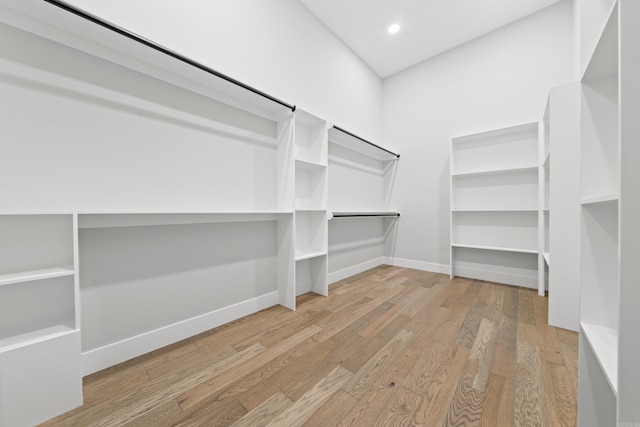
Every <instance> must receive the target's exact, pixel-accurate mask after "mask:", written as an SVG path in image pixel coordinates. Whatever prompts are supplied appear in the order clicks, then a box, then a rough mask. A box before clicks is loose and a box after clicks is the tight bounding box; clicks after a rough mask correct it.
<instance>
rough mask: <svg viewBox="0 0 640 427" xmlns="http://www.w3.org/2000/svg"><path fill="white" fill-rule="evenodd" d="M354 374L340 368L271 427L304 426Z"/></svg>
mask: <svg viewBox="0 0 640 427" xmlns="http://www.w3.org/2000/svg"><path fill="white" fill-rule="evenodd" d="M352 377H353V373H352V372H350V371H348V370H346V369H344V368H343V367H341V366H338V367H337V368H336V369H334V370H333V371H332V372H331V373H330V374H329V375H328V376H327V377H326V378H324V379H323V380H322V381H320V382H319V383H318V384H316V385H315V386H313V387H312V388H311V389H309V391H308V392H306V393H305V394H304V395H303V396H302V397H301V398H300V399H299V400H298V401H297V402H295V403H294V404H293V405H291V406H289V407H288V408H286V409H285V410H284V411H283V412H282V413H281V414H280V415H279V416H278V417H277V418H276V419H274V420H273V421H271V422H270V423H269V424H267V426H269V427H279V426H282V427H295V426H301V425H302V424H304V423H305V422H306V421H307V420H308V419H309V418H311V416H312V415H313V413H314V412H315V411H316V410H317V409H318V408H320V407H321V406H322V405H323V404H324V403H325V402H326V401H328V400H329V399H330V398H331V396H332V395H333V394H334V393H335V392H337V391H338V390H339V389H340V388H341V387H343V386H344V385H345V384H346V383H347V382H349V381H350V380H351V378H352Z"/></svg>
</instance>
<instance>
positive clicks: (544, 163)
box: [542, 151, 551, 167]
mask: <svg viewBox="0 0 640 427" xmlns="http://www.w3.org/2000/svg"><path fill="white" fill-rule="evenodd" d="M550 160H551V152H550V151H548V152H547V154H546V155H545V156H544V160H543V161H542V167H547V166H548V165H549V161H550Z"/></svg>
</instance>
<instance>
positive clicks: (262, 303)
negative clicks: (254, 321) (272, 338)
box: [82, 292, 279, 376]
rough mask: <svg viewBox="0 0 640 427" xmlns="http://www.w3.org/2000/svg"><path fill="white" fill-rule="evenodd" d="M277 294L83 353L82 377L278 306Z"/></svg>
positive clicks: (263, 296) (257, 298) (266, 295)
mask: <svg viewBox="0 0 640 427" xmlns="http://www.w3.org/2000/svg"><path fill="white" fill-rule="evenodd" d="M278 298H279V297H278V292H271V293H268V294H265V295H261V296H259V297H255V298H251V299H248V300H246V301H242V302H239V303H236V304H233V305H230V306H227V307H224V308H221V309H218V310H214V311H211V312H209V313H205V314H202V315H199V316H196V317H192V318H190V319H186V320H182V321H180V322H177V323H174V324H172V325H168V326H164V327H162V328H159V329H156V330H153V331H149V332H145V333H143V334H140V335H137V336H135V337H131V338H127V339H124V340H121V341H118V342H115V343H112V344H108V345H105V346H103V347H100V348H96V349H93V350H89V351H87V352H84V353H82V375H83V376H85V375H89V374H92V373H94V372H97V371H99V370H101V369H105V368H108V367H109V366H113V365H116V364H118V363H121V362H124V361H126V360H129V359H132V358H134V357H137V356H140V355H143V354H145V353H148V352H150V351H153V350H157V349H159V348H161V347H164V346H167V345H169V344H173V343H174V342H177V341H180V340H183V339H185V338H187V337H191V336H194V335H197V334H199V333H201V332H204V331H208V330H209V329H213V328H215V327H217V326H220V325H223V324H225V323H229V322H231V321H233V320H236V319H239V318H241V317H243V316H247V315H249V314H252V313H256V312H258V311H260V310H263V309H265V308H269V307H272V306H274V305H277V304H278Z"/></svg>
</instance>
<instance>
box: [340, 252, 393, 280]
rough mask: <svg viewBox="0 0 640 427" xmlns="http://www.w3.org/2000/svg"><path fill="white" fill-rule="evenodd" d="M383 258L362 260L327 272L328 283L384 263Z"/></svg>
mask: <svg viewBox="0 0 640 427" xmlns="http://www.w3.org/2000/svg"><path fill="white" fill-rule="evenodd" d="M385 260H386V259H385V257H379V258H374V259H372V260H369V261H366V262H363V263H362V264H357V265H352V266H351V267H347V268H344V269H342V270H338V271H334V272H333V273H329V280H328V281H329V284H332V283H335V282H338V281H340V280H342V279H346V278H347V277H351V276H354V275H356V274H359V273H362V272H363V271H367V270H370V269H372V268H375V267H377V266H379V265H382V264H385Z"/></svg>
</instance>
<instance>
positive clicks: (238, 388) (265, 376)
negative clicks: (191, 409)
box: [218, 339, 339, 410]
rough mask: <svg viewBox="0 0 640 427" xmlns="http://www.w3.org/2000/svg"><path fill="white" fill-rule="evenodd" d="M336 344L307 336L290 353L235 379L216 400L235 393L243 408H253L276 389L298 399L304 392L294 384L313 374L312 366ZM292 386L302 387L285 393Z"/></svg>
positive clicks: (321, 360)
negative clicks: (294, 392)
mask: <svg viewBox="0 0 640 427" xmlns="http://www.w3.org/2000/svg"><path fill="white" fill-rule="evenodd" d="M338 346H339V344H338V343H337V342H335V341H333V340H327V341H324V342H321V343H319V342H317V341H315V340H313V339H309V340H307V341H305V342H304V343H302V344H301V345H299V346H297V347H295V348H294V349H292V351H291V354H287V355H285V357H283V358H278V359H275V360H274V362H273V364H267V365H265V366H264V367H263V368H261V369H259V370H257V371H256V372H254V373H253V374H251V375H249V376H247V377H245V378H243V379H241V380H239V381H238V382H237V383H235V384H233V385H232V386H230V387H229V388H228V389H227V390H225V391H223V392H221V393H220V394H219V396H218V399H225V398H230V397H236V396H237V398H238V400H239V401H240V402H241V403H242V404H243V405H244V407H245V408H247V409H248V410H253V409H254V408H256V407H257V406H259V405H261V404H262V403H263V402H264V401H265V400H267V399H268V398H269V397H270V396H272V395H273V394H275V393H277V392H278V391H282V392H284V393H285V395H288V396H291V395H293V396H294V398H298V397H300V396H301V395H302V394H304V393H305V392H306V391H307V389H306V388H304V387H302V386H299V385H298V384H299V383H303V382H305V381H306V380H307V379H308V378H309V377H312V376H314V375H313V374H310V372H313V373H315V372H316V371H317V369H316V368H315V366H316V365H318V364H320V363H322V362H323V361H324V360H325V359H326V358H327V357H328V356H329V354H331V352H332V351H333V350H335V349H336V348H338ZM335 366H337V364H334V365H332V368H335ZM330 371H331V370H330V369H329V370H327V371H326V372H323V374H324V375H322V376H325V375H326V374H327V373H328V372H330ZM315 382H317V381H315ZM292 387H294V388H295V387H297V388H298V389H300V390H302V392H301V393H300V395H298V396H296V395H295V394H293V393H289V388H292Z"/></svg>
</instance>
